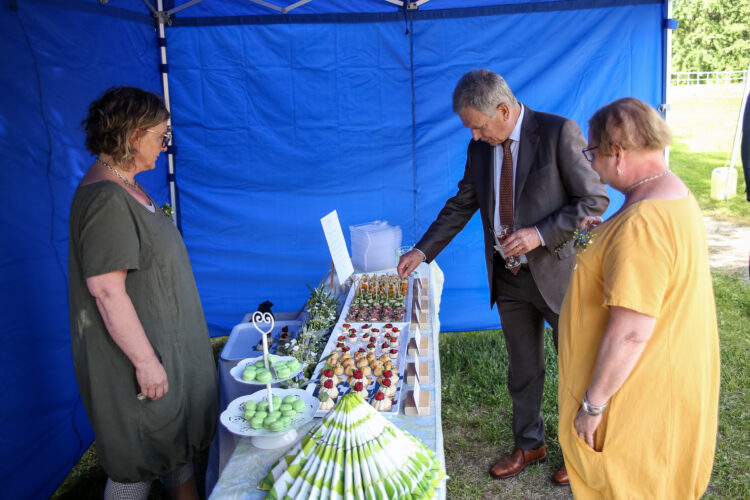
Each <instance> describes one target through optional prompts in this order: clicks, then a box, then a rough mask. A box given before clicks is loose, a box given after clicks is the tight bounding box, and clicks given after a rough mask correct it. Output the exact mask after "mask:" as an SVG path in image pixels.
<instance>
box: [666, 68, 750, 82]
mask: <svg viewBox="0 0 750 500" xmlns="http://www.w3.org/2000/svg"><path fill="white" fill-rule="evenodd" d="M669 81H670V83H671V84H672V85H705V84H709V83H710V84H728V83H742V84H744V83H745V82H746V81H747V71H679V72H675V73H672V74H671V75H670V78H669Z"/></svg>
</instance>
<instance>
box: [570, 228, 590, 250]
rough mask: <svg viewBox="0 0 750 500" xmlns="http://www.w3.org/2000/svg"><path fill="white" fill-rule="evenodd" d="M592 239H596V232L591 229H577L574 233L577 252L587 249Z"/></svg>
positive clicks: (574, 246)
mask: <svg viewBox="0 0 750 500" xmlns="http://www.w3.org/2000/svg"><path fill="white" fill-rule="evenodd" d="M592 241H594V233H593V232H591V229H583V230H581V229H576V231H575V232H574V233H573V248H575V249H576V253H582V252H583V251H585V250H586V248H588V246H589V245H590V244H591V242H592Z"/></svg>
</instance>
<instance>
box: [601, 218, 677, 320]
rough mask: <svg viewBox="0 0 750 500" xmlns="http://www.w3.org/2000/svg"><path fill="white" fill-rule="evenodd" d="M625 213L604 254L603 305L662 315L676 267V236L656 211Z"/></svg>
mask: <svg viewBox="0 0 750 500" xmlns="http://www.w3.org/2000/svg"><path fill="white" fill-rule="evenodd" d="M643 210H644V209H636V210H635V211H634V212H633V213H630V214H623V215H625V219H624V220H623V221H621V223H620V224H619V227H618V228H617V233H616V235H615V237H614V238H613V240H612V242H611V245H610V247H609V248H608V251H607V252H606V254H605V255H604V256H603V262H602V269H603V272H604V299H603V304H602V305H603V306H604V307H611V306H619V307H625V308H627V309H631V310H633V311H636V312H639V313H642V314H647V315H648V316H653V317H658V316H659V315H660V313H661V307H662V304H663V299H664V294H665V292H666V290H667V287H668V283H669V277H670V275H671V273H672V270H673V268H674V257H675V252H674V248H673V247H674V243H673V242H674V238H673V237H672V234H671V229H670V228H669V227H668V226H667V225H666V224H663V219H661V217H659V215H658V213H654V212H655V210H650V209H648V208H646V209H645V210H646V211H649V212H652V213H649V214H644V213H642V212H643Z"/></svg>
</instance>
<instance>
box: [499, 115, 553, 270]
mask: <svg viewBox="0 0 750 500" xmlns="http://www.w3.org/2000/svg"><path fill="white" fill-rule="evenodd" d="M523 115H524V106H523V104H521V113H520V114H519V115H518V120H516V126H515V127H513V131H512V132H511V133H510V136H508V139H510V140H511V141H513V142H511V143H510V154H511V156H512V157H513V202H514V206H513V212H514V213H515V210H516V207H515V199H516V182H515V180H516V178H517V177H516V169H517V167H518V146H519V143H520V140H521V123H523ZM504 155H505V151H504V150H503V145H502V144H498V145H497V146H495V147H494V162H493V169H494V173H495V210H494V214H495V218H494V221H493V223H494V227H495V231H496V232H497V230H498V229H499V228H500V176H501V173H502V169H503V156H504ZM513 229H514V230H516V229H519V228H515V227H514V228H513ZM534 229H536V226H534ZM536 233H537V234H538V235H539V240H540V241H541V242H542V246H544V239H543V238H542V234H541V233H540V232H539V230H538V229H536ZM500 255H502V256H503V258H505V255H504V254H503V252H502V251H500ZM520 259H521V263H523V264H525V263H527V262H528V260H527V259H526V255H521V256H520Z"/></svg>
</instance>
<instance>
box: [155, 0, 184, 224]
mask: <svg viewBox="0 0 750 500" xmlns="http://www.w3.org/2000/svg"><path fill="white" fill-rule="evenodd" d="M156 6H157V10H158V12H159V13H163V12H164V3H163V0H157V1H156ZM156 19H157V20H158V22H159V40H160V41H161V42H160V43H159V57H160V62H161V64H160V67H161V86H162V90H163V92H164V104H165V105H166V106H167V111H169V114H170V117H169V119H168V120H167V125H168V126H169V127H170V128H171V127H172V106H171V104H170V102H169V75H168V74H167V44H166V43H165V42H166V37H165V35H164V19H165V16H164V15H158V16H156ZM169 146H170V147H171V146H172V139H170V140H169ZM170 149H171V148H170ZM167 179H168V180H169V204H170V205H171V207H172V224H174V225H175V226H178V224H177V221H178V220H179V212H178V210H179V207H178V206H177V186H176V185H175V175H174V154H172V153H171V152H169V151H168V152H167ZM178 227H179V226H178Z"/></svg>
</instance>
